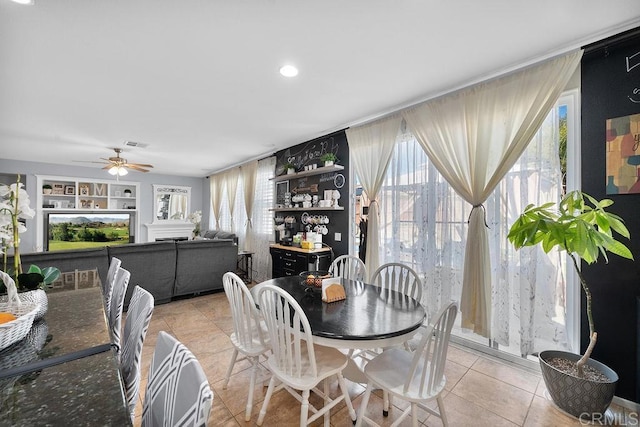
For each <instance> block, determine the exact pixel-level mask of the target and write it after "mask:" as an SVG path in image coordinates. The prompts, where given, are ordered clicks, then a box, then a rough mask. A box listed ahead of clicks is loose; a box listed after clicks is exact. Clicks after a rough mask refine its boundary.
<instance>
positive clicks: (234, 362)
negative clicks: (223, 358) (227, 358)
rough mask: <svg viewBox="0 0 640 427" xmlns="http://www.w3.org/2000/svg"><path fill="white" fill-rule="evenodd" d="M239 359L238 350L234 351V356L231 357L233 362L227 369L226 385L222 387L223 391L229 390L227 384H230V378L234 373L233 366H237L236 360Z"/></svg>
mask: <svg viewBox="0 0 640 427" xmlns="http://www.w3.org/2000/svg"><path fill="white" fill-rule="evenodd" d="M237 357H238V349H237V348H234V349H233V355H232V356H231V362H230V363H229V367H228V368H227V376H226V377H225V379H224V384H223V385H222V388H223V389H226V388H227V384H229V378H231V371H233V365H235V364H236V359H237Z"/></svg>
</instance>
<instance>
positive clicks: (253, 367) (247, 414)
mask: <svg viewBox="0 0 640 427" xmlns="http://www.w3.org/2000/svg"><path fill="white" fill-rule="evenodd" d="M249 360H250V361H251V379H250V380H249V396H248V397H247V408H246V409H245V411H244V420H245V421H251V408H252V407H253V389H254V388H255V385H256V376H257V375H258V358H257V357H252V358H250V359H249Z"/></svg>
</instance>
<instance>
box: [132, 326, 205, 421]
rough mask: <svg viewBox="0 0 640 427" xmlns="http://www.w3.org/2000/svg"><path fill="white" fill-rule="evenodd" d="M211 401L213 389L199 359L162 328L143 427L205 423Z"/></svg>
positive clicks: (143, 413) (145, 402) (152, 366)
mask: <svg viewBox="0 0 640 427" xmlns="http://www.w3.org/2000/svg"><path fill="white" fill-rule="evenodd" d="M212 403H213V391H211V387H210V386H209V381H207V376H206V375H205V373H204V370H203V369H202V366H201V365H200V363H199V362H198V359H196V357H195V356H194V355H193V353H191V351H189V349H188V348H187V347H186V346H185V345H184V344H182V343H181V342H180V341H178V340H177V339H175V338H174V337H172V336H171V335H169V334H168V333H166V332H165V331H160V332H159V333H158V340H157V342H156V346H155V349H154V351H153V359H152V360H151V366H149V379H148V381H147V388H146V390H145V395H144V403H143V404H142V422H141V425H142V427H161V426H162V427H173V426H184V427H190V426H193V427H200V426H206V425H207V420H208V419H209V414H210V413H211V405H212Z"/></svg>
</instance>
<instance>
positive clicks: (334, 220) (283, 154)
mask: <svg viewBox="0 0 640 427" xmlns="http://www.w3.org/2000/svg"><path fill="white" fill-rule="evenodd" d="M327 152H332V153H334V154H336V155H337V157H338V162H337V164H339V165H341V166H344V170H343V171H340V172H334V173H331V176H325V174H323V175H316V176H312V177H308V178H304V179H303V182H298V179H293V180H291V182H290V183H289V185H290V189H291V188H293V187H294V186H296V185H302V186H308V185H310V184H318V193H317V194H318V195H319V196H320V199H322V197H323V194H324V190H329V189H336V186H335V184H334V180H333V175H335V174H337V173H340V174H342V175H343V176H344V178H345V181H344V186H343V187H342V188H340V189H339V191H340V200H339V201H338V202H339V204H340V206H344V208H345V209H344V210H342V211H336V210H334V211H332V210H327V211H309V214H310V215H327V216H328V217H329V224H328V225H327V227H328V228H329V233H328V234H327V235H325V236H323V237H322V242H323V243H326V244H327V245H329V246H331V248H332V249H333V253H334V256H336V257H337V256H339V255H344V254H348V253H349V221H354V217H353V213H352V212H351V206H350V200H349V188H350V182H349V145H348V144H347V135H346V133H345V131H344V130H341V131H338V132H335V133H332V134H329V135H325V136H323V137H321V138H317V139H314V140H311V141H307V142H303V143H302V144H298V145H294V146H293V147H289V148H287V149H286V150H282V151H278V152H277V153H276V175H281V174H283V173H286V171H284V168H283V165H284V164H285V163H288V162H289V163H293V164H294V165H295V166H296V170H297V171H300V170H303V169H304V166H305V165H310V164H314V163H316V164H318V166H322V163H323V162H322V161H321V160H320V157H321V156H322V155H323V154H325V153H327ZM326 175H329V174H326ZM312 194H316V193H312ZM303 213H304V212H303V211H294V212H279V214H281V215H294V216H295V217H296V224H297V226H298V229H299V231H304V230H303V227H302V224H301V222H300V216H301V215H302V214H303ZM336 232H337V233H341V235H342V236H341V237H342V240H341V241H339V242H338V241H336V240H335V239H334V236H335V233H336Z"/></svg>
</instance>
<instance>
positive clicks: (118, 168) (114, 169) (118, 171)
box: [109, 166, 129, 176]
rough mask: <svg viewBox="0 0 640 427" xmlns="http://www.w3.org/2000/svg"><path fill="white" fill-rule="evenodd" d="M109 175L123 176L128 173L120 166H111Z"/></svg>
mask: <svg viewBox="0 0 640 427" xmlns="http://www.w3.org/2000/svg"><path fill="white" fill-rule="evenodd" d="M109 173H110V174H111V175H114V176H115V175H118V176H125V175H126V174H128V173H129V171H128V170H127V169H126V168H124V167H122V166H112V167H111V168H109Z"/></svg>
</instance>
